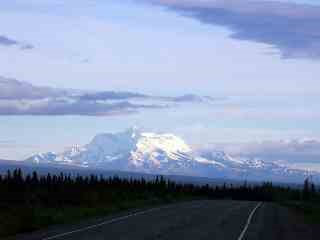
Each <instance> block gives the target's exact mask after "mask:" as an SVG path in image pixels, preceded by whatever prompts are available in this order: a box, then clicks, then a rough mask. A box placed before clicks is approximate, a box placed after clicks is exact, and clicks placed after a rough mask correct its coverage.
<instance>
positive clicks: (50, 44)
mask: <svg viewBox="0 0 320 240" xmlns="http://www.w3.org/2000/svg"><path fill="white" fill-rule="evenodd" d="M146 2H148V3H150V2H151V1H146ZM177 2H184V1H177ZM186 2H188V1H186ZM208 2H210V1H208ZM298 2H301V1H298ZM308 2H312V1H308ZM314 2H315V1H314ZM148 3H145V2H144V1H126V0H123V1H113V0H108V1H101V0H97V1H89V0H81V1H56V0H55V1H53V0H45V1H40V0H32V1H23V0H15V1H10V2H9V1H2V2H1V3H0V6H1V7H0V11H1V14H0V29H1V32H0V35H3V36H6V37H8V38H10V39H13V40H15V41H17V42H19V44H20V45H21V46H22V45H26V44H29V45H31V46H33V49H28V50H21V46H20V47H19V46H10V47H8V46H1V45H0V50H1V55H0V64H1V66H2V68H1V71H0V75H3V76H7V77H15V78H17V79H21V80H27V81H30V82H32V83H35V84H41V85H51V86H58V87H72V88H75V87H76V88H83V89H88V88H90V89H101V88H102V89H106V90H107V89H113V90H123V89H126V90H135V91H140V92H147V93H159V92H160V93H162V94H181V93H185V92H195V93H199V94H212V95H248V94H249V95H255V94H256V95H260V94H262V95H282V94H286V95H291V94H298V95H301V94H318V93H319V89H320V87H319V81H318V78H317V76H318V75H319V73H320V61H318V60H314V59H308V58H302V59H301V58H290V59H283V58H282V57H281V53H280V51H279V49H277V48H276V47H274V46H272V45H270V44H266V43H264V42H253V41H248V40H245V41H243V40H242V41H239V40H237V39H233V38H230V37H229V36H230V34H231V33H232V32H231V30H230V29H228V28H227V27H224V26H218V25H212V24H202V23H201V22H200V21H198V19H195V18H192V17H182V16H181V14H180V13H179V12H175V11H169V10H167V9H166V8H165V7H163V6H154V5H151V4H148ZM13 62H14V64H12V63H13Z"/></svg>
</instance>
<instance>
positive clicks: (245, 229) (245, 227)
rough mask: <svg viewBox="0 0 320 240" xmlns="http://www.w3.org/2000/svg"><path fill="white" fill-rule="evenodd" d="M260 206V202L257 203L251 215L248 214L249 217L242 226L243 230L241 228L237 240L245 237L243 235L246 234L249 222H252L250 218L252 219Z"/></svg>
mask: <svg viewBox="0 0 320 240" xmlns="http://www.w3.org/2000/svg"><path fill="white" fill-rule="evenodd" d="M261 205H262V202H259V203H258V204H257V206H256V207H255V208H254V209H253V210H252V211H251V213H250V215H249V217H248V220H247V222H246V225H245V226H244V228H243V230H242V232H241V234H240V236H239V237H238V240H242V239H243V238H244V236H245V234H246V232H247V230H248V228H249V225H250V223H251V220H252V218H253V215H254V214H255V212H256V211H257V210H258V208H259V207H261Z"/></svg>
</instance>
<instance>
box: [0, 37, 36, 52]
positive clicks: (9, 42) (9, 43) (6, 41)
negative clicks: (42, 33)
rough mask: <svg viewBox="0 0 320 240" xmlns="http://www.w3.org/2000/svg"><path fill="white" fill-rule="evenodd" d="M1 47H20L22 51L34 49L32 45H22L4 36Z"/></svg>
mask: <svg viewBox="0 0 320 240" xmlns="http://www.w3.org/2000/svg"><path fill="white" fill-rule="evenodd" d="M0 45H3V46H6V47H10V46H18V47H19V48H20V49H21V50H30V49H33V48H34V46H33V45H32V44H29V43H22V42H19V41H16V40H14V39H11V38H9V37H7V36H4V35H0Z"/></svg>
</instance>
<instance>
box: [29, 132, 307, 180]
mask: <svg viewBox="0 0 320 240" xmlns="http://www.w3.org/2000/svg"><path fill="white" fill-rule="evenodd" d="M27 160H28V161H32V162H34V163H37V164H41V163H46V164H48V163H52V164H67V165H77V166H83V167H93V168H104V169H112V170H125V171H138V172H145V173H154V174H182V175H194V176H204V177H214V178H216V177H227V178H237V179H239V178H241V179H243V178H246V179H252V180H281V181H282V180H283V181H294V180H299V181H300V180H302V179H303V178H304V177H305V172H304V171H301V170H294V169H290V168H289V167H285V166H281V165H279V164H277V163H273V162H265V161H263V160H260V159H244V158H235V157H232V156H230V155H228V154H227V153H225V152H223V151H218V150H215V149H211V150H208V149H207V150H197V151H193V150H192V149H191V148H190V147H189V146H188V145H187V144H186V143H185V142H184V141H183V140H182V139H181V138H179V137H177V136H175V135H172V134H155V133H143V132H140V131H137V130H136V129H129V130H127V131H125V132H121V133H115V134H110V133H107V134H99V135H97V136H96V137H94V139H93V140H92V141H91V142H90V143H89V144H87V145H85V146H83V147H80V146H74V147H72V148H70V149H68V150H66V151H65V152H63V153H60V154H55V153H52V152H49V153H45V154H37V155H34V156H32V157H30V158H29V159H27Z"/></svg>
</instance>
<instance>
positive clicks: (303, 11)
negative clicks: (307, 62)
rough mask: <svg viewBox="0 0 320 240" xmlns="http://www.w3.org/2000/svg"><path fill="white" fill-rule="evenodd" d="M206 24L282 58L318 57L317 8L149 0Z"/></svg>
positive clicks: (228, 0) (227, 0)
mask: <svg viewBox="0 0 320 240" xmlns="http://www.w3.org/2000/svg"><path fill="white" fill-rule="evenodd" d="M152 3H155V4H160V5H163V6H166V7H168V8H169V9H171V10H175V11H177V12H179V13H180V14H182V15H184V16H188V17H193V18H196V19H198V20H199V21H201V22H203V23H205V24H214V25H221V26H225V27H228V28H229V29H231V30H232V32H233V33H232V34H231V37H232V38H234V39H239V40H250V41H255V42H260V43H266V44H270V45H272V46H274V47H276V48H277V49H279V50H280V52H281V56H282V57H283V58H310V59H317V60H318V59H320V28H319V22H320V7H318V6H311V5H302V4H294V3H285V2H276V1H257V0H253V1H249V0H203V1H198V0H197V1H196V0H152Z"/></svg>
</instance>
